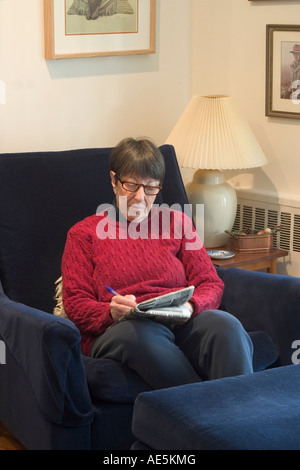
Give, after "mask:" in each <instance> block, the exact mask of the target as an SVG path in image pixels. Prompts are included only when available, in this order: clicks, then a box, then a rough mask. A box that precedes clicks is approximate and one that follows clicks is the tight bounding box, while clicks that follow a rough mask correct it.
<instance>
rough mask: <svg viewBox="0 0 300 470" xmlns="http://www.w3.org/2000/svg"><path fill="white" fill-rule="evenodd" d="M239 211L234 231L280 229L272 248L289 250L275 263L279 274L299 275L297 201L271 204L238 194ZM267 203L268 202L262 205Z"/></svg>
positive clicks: (299, 250)
mask: <svg viewBox="0 0 300 470" xmlns="http://www.w3.org/2000/svg"><path fill="white" fill-rule="evenodd" d="M237 197H238V208H237V214H236V219H235V223H234V226H233V229H234V230H245V229H246V228H252V229H262V228H266V227H270V228H274V227H277V226H278V225H280V227H281V229H280V231H278V232H277V233H276V234H275V235H274V248H282V249H285V250H288V251H289V255H288V256H286V257H285V258H279V259H278V262H277V273H278V274H289V275H290V276H297V277H299V276H300V201H299V203H297V202H296V203H295V201H288V200H284V201H281V202H275V201H274V202H272V200H271V199H272V198H270V197H264V201H262V200H261V198H262V197H263V196H259V195H258V194H255V195H254V194H250V193H249V194H246V195H245V194H243V193H242V194H241V192H239V191H237ZM265 200H267V202H265Z"/></svg>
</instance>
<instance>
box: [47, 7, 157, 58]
mask: <svg viewBox="0 0 300 470" xmlns="http://www.w3.org/2000/svg"><path fill="white" fill-rule="evenodd" d="M155 7H156V1H155V0H44V24H45V57H46V59H69V58H70V59H71V58H77V57H97V56H114V55H130V54H152V53H154V52H155V23H156V18H155V16H156V11H155Z"/></svg>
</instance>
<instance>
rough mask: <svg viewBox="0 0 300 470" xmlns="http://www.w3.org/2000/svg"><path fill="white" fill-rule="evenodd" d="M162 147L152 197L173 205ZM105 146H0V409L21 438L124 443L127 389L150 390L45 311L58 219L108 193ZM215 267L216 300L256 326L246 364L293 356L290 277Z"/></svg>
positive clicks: (84, 210) (49, 303)
mask: <svg viewBox="0 0 300 470" xmlns="http://www.w3.org/2000/svg"><path fill="white" fill-rule="evenodd" d="M161 150H162V152H163V154H164V156H165V160H166V167H167V172H166V179H165V182H164V188H163V191H162V194H160V195H159V197H158V200H157V201H156V202H157V203H162V202H165V203H167V204H168V205H172V204H175V203H179V204H180V205H181V206H182V207H183V206H184V204H187V199H186V194H185V190H184V186H183V183H182V180H181V176H180V172H179V168H178V164H177V160H176V155H175V152H174V149H173V147H172V146H168V145H165V146H162V147H161ZM109 153H110V149H82V150H70V151H62V152H35V153H19V154H17V153H16V154H2V155H0V281H1V285H2V287H1V288H0V341H1V345H4V346H5V360H3V359H2V361H0V362H1V363H0V421H2V422H3V423H4V424H5V425H6V426H7V427H8V428H9V429H10V431H11V432H12V433H13V434H14V435H15V436H16V437H17V438H18V439H19V440H20V441H21V442H22V443H23V444H24V446H25V447H26V448H28V449H107V450H108V449H129V448H130V447H131V445H132V443H133V442H134V440H135V437H134V436H133V434H132V430H131V425H132V413H133V405H134V402H135V399H136V397H137V396H138V395H139V394H140V393H142V392H147V391H149V386H148V385H147V384H146V383H144V382H143V381H142V379H140V378H139V377H138V376H137V375H136V374H135V373H134V372H133V371H132V370H129V369H128V368H126V367H124V366H122V365H120V364H118V363H116V362H114V361H111V360H107V359H106V360H104V359H97V360H95V359H92V358H89V357H86V356H84V355H82V353H81V349H80V334H79V331H78V329H77V328H76V327H75V325H74V324H73V323H72V322H71V321H69V320H68V319H65V318H61V317H58V316H55V315H52V312H53V308H54V306H55V302H54V299H53V296H54V282H55V280H56V279H57V278H58V277H59V276H60V263H61V257H62V253H63V249H64V244H65V240H66V234H67V231H68V230H69V228H70V227H71V226H72V225H74V224H75V223H76V222H77V221H79V220H81V219H83V218H84V217H86V216H88V215H91V214H93V213H95V212H96V210H97V207H98V206H99V205H100V204H103V203H110V202H111V200H112V198H113V193H112V189H111V185H110V180H109V177H108V174H109V166H108V157H109ZM219 275H220V276H221V277H222V278H223V280H224V282H225V286H226V288H225V292H224V297H223V301H222V308H224V309H227V310H228V311H230V312H231V313H233V314H234V315H236V316H238V317H239V318H240V319H241V321H242V323H243V324H244V325H245V327H246V329H247V330H248V331H252V332H254V333H253V334H252V337H253V341H254V346H255V356H254V363H255V370H262V369H264V368H265V367H268V366H271V365H272V364H274V365H285V364H289V363H291V343H292V341H293V340H294V339H297V338H300V324H299V292H300V283H299V280H298V279H293V278H288V277H286V278H285V277H280V276H271V277H270V276H267V277H265V276H264V275H263V274H260V273H250V272H243V271H240V270H236V269H235V270H230V271H225V270H222V269H220V270H219ZM1 350H3V348H1ZM275 361H277V362H275Z"/></svg>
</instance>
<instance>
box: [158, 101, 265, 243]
mask: <svg viewBox="0 0 300 470" xmlns="http://www.w3.org/2000/svg"><path fill="white" fill-rule="evenodd" d="M166 143H167V144H172V145H173V146H174V148H175V151H176V155H177V158H178V162H179V165H180V166H181V167H182V168H195V169H197V170H198V171H196V172H195V174H194V177H193V181H192V182H191V183H189V184H187V185H186V192H187V196H188V199H189V202H190V204H191V205H192V210H193V217H194V221H195V223H196V227H197V226H198V223H199V221H197V214H198V213H201V211H199V212H198V211H197V204H201V205H202V204H203V205H204V231H203V230H202V232H201V233H204V237H203V238H204V239H203V240H202V241H203V243H204V246H205V247H206V248H218V247H221V246H224V245H225V244H226V243H227V241H228V237H229V235H228V234H227V233H225V231H226V230H228V231H230V230H231V229H232V226H233V224H234V221H235V217H236V210H237V197H236V192H235V190H234V188H233V187H232V186H231V185H230V184H228V183H226V181H225V177H224V175H223V173H222V171H221V170H233V169H245V168H255V167H260V166H263V165H265V164H266V163H267V159H266V157H265V155H264V153H263V151H262V149H261V147H260V145H259V144H258V142H257V140H256V138H255V136H254V134H253V132H252V130H251V129H250V127H249V125H248V124H247V122H246V121H245V120H244V119H243V118H242V116H241V115H240V113H239V111H238V110H237V108H236V106H235V104H234V101H233V99H232V97H230V96H224V95H209V96H204V95H195V96H193V98H192V99H191V101H190V103H189V104H188V106H187V108H186V109H185V111H184V112H183V114H182V115H181V117H180V119H179V121H178V122H177V124H176V125H175V127H174V129H173V130H172V132H171V134H170V135H169V137H168V138H167V141H166ZM202 213H203V212H202ZM202 223H203V221H202Z"/></svg>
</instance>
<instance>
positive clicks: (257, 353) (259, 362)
mask: <svg viewBox="0 0 300 470" xmlns="http://www.w3.org/2000/svg"><path fill="white" fill-rule="evenodd" d="M249 336H250V338H251V340H252V343H253V370H254V372H259V371H261V370H264V369H266V368H267V367H269V366H271V365H272V364H274V363H275V361H276V360H277V359H278V355H279V353H278V349H277V347H276V345H275V343H274V342H273V340H272V338H271V336H270V335H269V334H268V333H267V332H266V331H253V332H250V333H249Z"/></svg>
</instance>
